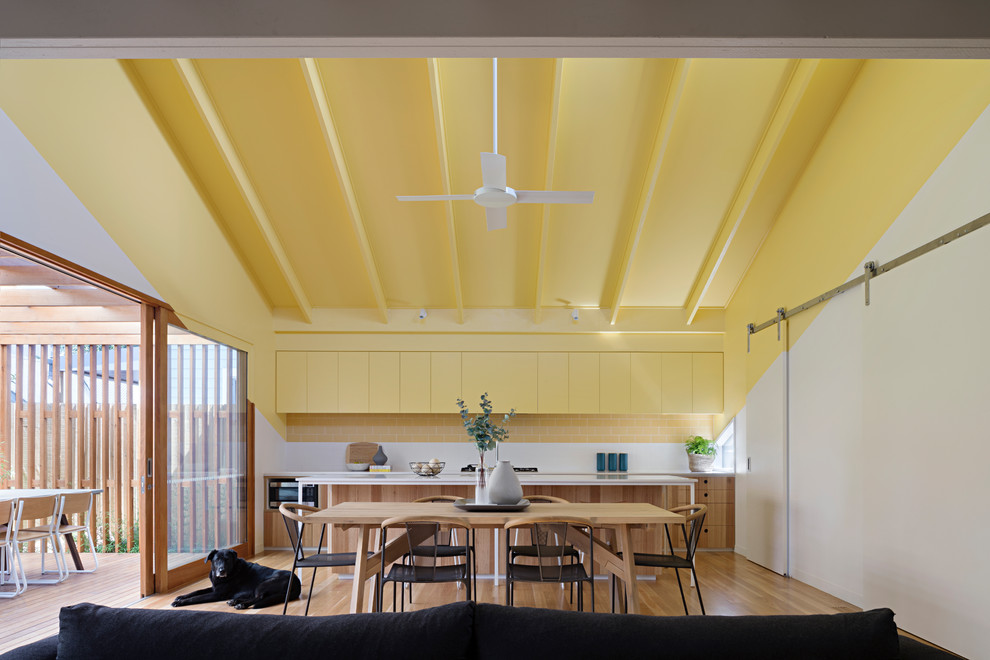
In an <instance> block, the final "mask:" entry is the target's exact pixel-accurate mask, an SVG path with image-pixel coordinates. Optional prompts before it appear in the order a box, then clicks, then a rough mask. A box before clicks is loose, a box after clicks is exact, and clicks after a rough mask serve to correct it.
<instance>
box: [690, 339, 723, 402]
mask: <svg viewBox="0 0 990 660" xmlns="http://www.w3.org/2000/svg"><path fill="white" fill-rule="evenodd" d="M692 376H693V379H692V388H691V389H692V393H693V397H692V398H693V400H694V407H693V412H696V413H713V414H715V413H720V412H722V389H723V379H722V354H721V353H695V354H694V355H693V363H692Z"/></svg>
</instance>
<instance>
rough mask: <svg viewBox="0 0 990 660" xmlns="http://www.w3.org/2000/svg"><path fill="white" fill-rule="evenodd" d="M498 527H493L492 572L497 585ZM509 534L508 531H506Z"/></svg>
mask: <svg viewBox="0 0 990 660" xmlns="http://www.w3.org/2000/svg"><path fill="white" fill-rule="evenodd" d="M498 531H499V530H498V527H494V528H492V539H493V543H492V573H494V574H495V586H496V587H497V586H498V568H499V566H498V559H499V557H498V554H499V553H498ZM506 534H508V532H506Z"/></svg>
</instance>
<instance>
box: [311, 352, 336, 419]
mask: <svg viewBox="0 0 990 660" xmlns="http://www.w3.org/2000/svg"><path fill="white" fill-rule="evenodd" d="M306 368H307V376H306V381H307V383H308V384H309V395H308V397H307V400H308V405H309V412H311V413H334V412H337V411H338V410H339V408H338V404H337V354H336V353H335V352H333V351H313V352H310V353H307V354H306Z"/></svg>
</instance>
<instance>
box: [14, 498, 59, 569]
mask: <svg viewBox="0 0 990 660" xmlns="http://www.w3.org/2000/svg"><path fill="white" fill-rule="evenodd" d="M19 504H20V511H18V513H17V519H16V521H15V525H14V538H13V539H12V543H13V544H14V556H15V557H16V558H17V567H18V568H19V569H20V571H21V581H22V582H23V583H24V584H25V585H27V584H58V583H59V582H61V581H62V580H64V579H65V578H66V576H67V575H68V574H67V573H66V572H65V567H64V566H63V565H62V557H61V556H60V555H59V545H58V540H57V539H56V538H55V533H56V532H57V530H58V523H59V519H60V516H61V513H62V511H61V508H62V507H61V501H60V498H58V497H56V496H55V495H49V496H45V497H22V498H21V499H20V500H19ZM24 520H46V521H47V522H46V523H45V524H42V525H36V526H34V527H23V528H22V527H21V526H20V525H21V522H22V521H24ZM31 541H39V542H40V543H41V572H42V573H45V572H46V571H45V555H46V554H48V543H51V544H52V554H53V555H55V566H56V568H58V577H57V578H55V579H54V580H43V579H41V580H39V579H33V580H28V579H27V575H26V574H25V573H24V563H23V561H22V560H21V554H20V550H19V548H20V546H21V543H30V542H31Z"/></svg>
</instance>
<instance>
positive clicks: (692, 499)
mask: <svg viewBox="0 0 990 660" xmlns="http://www.w3.org/2000/svg"><path fill="white" fill-rule="evenodd" d="M689 486H690V487H691V504H694V483H691V484H689ZM695 555H696V556H697V553H695ZM691 563H692V564H693V563H694V559H693V558H692V559H691ZM690 580H691V582H690V583H689V584H690V585H691V586H692V587H693V586H695V585H694V571H691V576H690Z"/></svg>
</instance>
